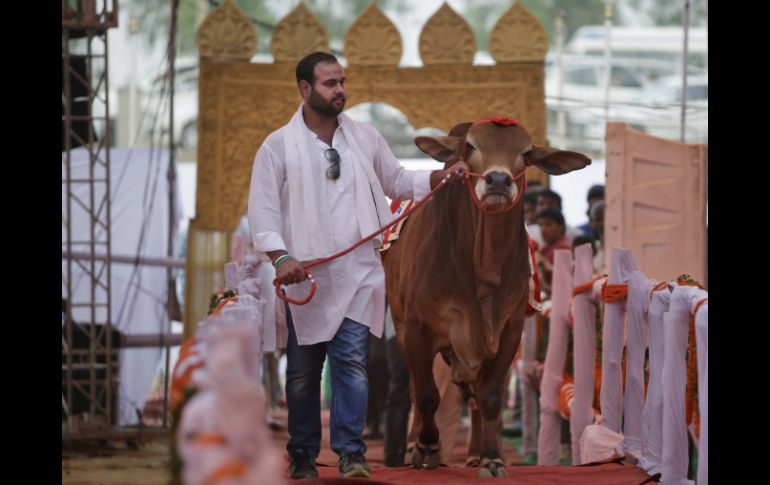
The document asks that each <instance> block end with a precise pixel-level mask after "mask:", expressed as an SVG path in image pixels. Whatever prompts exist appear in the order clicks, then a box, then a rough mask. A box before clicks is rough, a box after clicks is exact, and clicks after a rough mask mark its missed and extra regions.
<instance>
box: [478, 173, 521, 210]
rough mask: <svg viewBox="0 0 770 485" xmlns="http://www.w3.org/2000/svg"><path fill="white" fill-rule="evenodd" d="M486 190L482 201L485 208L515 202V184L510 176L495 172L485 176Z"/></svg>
mask: <svg viewBox="0 0 770 485" xmlns="http://www.w3.org/2000/svg"><path fill="white" fill-rule="evenodd" d="M484 182H485V187H484V188H485V190H484V197H483V198H482V201H483V203H484V205H485V206H498V205H503V204H509V203H510V202H511V200H513V197H514V194H513V191H514V184H513V178H512V177H511V176H510V174H507V173H505V172H499V171H493V172H488V173H487V174H485V175H484Z"/></svg>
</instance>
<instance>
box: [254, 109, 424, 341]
mask: <svg viewBox="0 0 770 485" xmlns="http://www.w3.org/2000/svg"><path fill="white" fill-rule="evenodd" d="M338 120H339V123H340V126H339V127H338V128H337V130H336V131H335V133H334V136H333V138H332V147H334V148H335V149H336V150H337V152H338V153H339V154H340V160H341V161H340V169H341V170H340V177H339V178H338V179H337V180H329V179H328V178H326V177H324V178H323V179H321V180H318V183H319V184H325V185H326V187H325V188H324V190H323V193H325V194H326V197H327V203H328V207H329V211H330V213H329V224H330V226H331V227H330V229H331V233H332V245H333V247H334V251H335V252H339V251H342V250H344V249H347V248H348V247H350V246H352V245H353V244H355V243H356V242H358V241H359V240H360V239H361V227H360V225H359V221H358V219H357V213H356V209H355V208H356V202H355V201H356V198H355V191H356V190H359V189H362V190H367V191H368V190H370V189H369V187H363V188H361V187H357V186H356V185H355V183H354V180H355V179H354V177H353V174H352V170H353V164H352V163H351V160H350V157H352V156H354V155H353V152H352V150H350V149H349V143H348V141H347V140H346V139H345V137H346V136H350V135H351V133H367V134H370V135H371V136H370V137H369V138H368V139H363V140H356V142H357V143H358V145H359V146H360V147H361V149H362V150H363V151H364V153H374V160H372V161H371V163H372V164H373V167H374V171H375V173H376V175H377V178H378V179H379V181H380V184H381V185H382V189H383V191H384V193H385V194H387V195H388V196H389V197H392V198H398V199H410V198H414V199H416V200H421V199H422V198H423V197H425V195H427V194H428V192H430V172H428V171H418V172H413V171H407V170H405V169H404V168H403V167H402V166H401V165H400V164H399V162H398V160H397V159H396V157H395V156H394V155H393V153H392V152H391V150H390V148H389V147H388V145H387V143H386V142H385V140H384V139H383V137H382V135H380V134H379V133H378V132H377V131H376V130H373V129H368V130H362V129H358V130H354V129H351V128H352V127H350V128H349V129H347V130H346V128H345V126H346V123H348V121H346V120H345V119H344V118H342V117H340V118H338ZM302 126H303V128H304V130H303V136H306V137H309V140H311V142H310V143H309V146H311V147H312V148H311V151H312V153H310V159H309V160H307V163H308V164H316V165H318V164H320V165H321V167H322V170H321V171H320V172H321V173H325V171H326V169H327V167H328V166H329V165H330V162H329V161H327V160H326V158H325V157H324V151H325V150H327V149H328V148H330V147H329V146H328V145H326V143H324V142H323V141H322V140H320V139H319V138H318V137H317V136H316V134H315V133H313V132H312V131H311V130H310V129H309V128H307V125H305V124H304V122H303V123H302ZM285 136H289V131H288V130H287V129H286V127H283V128H281V129H279V130H277V131H275V132H273V133H272V134H271V135H270V136H268V137H267V139H266V140H265V142H264V143H263V144H262V146H261V147H260V149H259V151H258V152H257V156H256V159H255V160H254V168H253V171H252V176H251V189H250V192H249V213H248V215H249V226H250V228H251V233H252V237H253V238H254V247H255V249H256V250H257V251H262V252H268V251H276V250H286V251H288V252H289V253H291V252H292V248H291V247H289V246H288V244H287V243H288V242H289V241H291V240H292V237H291V231H301V230H303V229H304V228H302V227H291V226H290V224H289V220H288V214H289V213H290V204H291V203H292V202H291V200H290V198H289V187H288V183H287V180H288V179H287V175H286V161H285V157H284V137H285ZM375 202H376V204H380V203H381V204H387V200H381V201H380V200H377V201H375ZM318 236H319V237H321V235H320V234H319V235H318ZM324 256H329V255H324ZM310 272H311V273H312V274H313V277H314V278H315V280H316V283H317V285H318V289H317V291H316V294H315V296H314V297H313V299H312V300H311V301H310V302H309V303H307V304H306V305H301V306H300V305H291V307H290V310H291V314H292V319H293V322H294V328H295V330H296V333H297V340H298V342H299V344H300V345H310V344H315V343H318V342H328V341H329V340H331V339H332V338H333V337H334V335H335V334H336V333H337V330H338V329H339V327H340V325H341V324H342V321H343V320H344V319H345V317H347V318H350V319H352V320H355V321H356V322H359V323H361V324H363V325H366V326H367V327H369V329H370V332H371V333H372V334H373V335H375V336H377V337H380V336H381V335H382V332H383V321H384V315H385V273H384V271H383V268H382V262H381V260H380V255H379V253H378V251H377V250H376V249H375V246H374V242H368V243H365V244H363V245H362V246H360V247H359V248H357V249H356V250H355V251H353V252H351V253H349V254H347V255H345V256H343V257H341V258H338V259H335V260H333V261H330V262H328V263H325V264H323V265H320V266H317V267H314V268H312V269H311V270H310ZM285 290H286V294H287V295H289V296H290V297H292V298H299V299H301V298H304V297H305V296H306V295H307V294H308V292H309V290H310V283H309V282H308V281H305V282H303V283H300V284H296V285H290V286H288V287H285Z"/></svg>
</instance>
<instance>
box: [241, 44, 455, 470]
mask: <svg viewBox="0 0 770 485" xmlns="http://www.w3.org/2000/svg"><path fill="white" fill-rule="evenodd" d="M296 77H297V86H298V88H299V91H300V94H301V95H302V99H303V101H302V104H301V105H300V107H299V109H298V110H297V112H296V113H295V114H294V116H293V117H292V119H291V121H289V123H288V124H287V125H285V126H284V127H282V128H280V129H279V130H277V131H275V132H273V133H271V134H270V135H269V136H268V137H267V138H266V139H265V141H264V143H263V144H262V146H261V147H260V149H259V151H258V152H257V156H256V159H255V160H254V168H253V172H252V178H251V189H250V193H249V223H250V225H251V231H252V235H253V237H254V245H255V248H256V249H257V250H258V251H263V252H266V253H267V254H268V255H269V256H270V259H271V260H272V262H273V265H274V266H275V267H276V278H277V279H278V280H279V281H280V282H281V283H282V284H284V285H287V286H286V287H285V288H284V290H285V292H286V294H287V296H289V297H292V298H295V299H301V298H303V297H304V296H306V295H307V294H308V291H309V285H308V284H307V283H303V284H300V285H297V284H296V283H300V282H303V281H305V280H306V279H307V275H306V274H305V270H304V269H303V266H302V262H307V261H311V260H314V259H317V258H321V257H325V256H329V255H332V254H334V253H337V252H339V251H341V250H343V249H346V248H348V247H350V246H352V245H353V244H354V243H356V242H358V241H359V240H360V239H362V238H363V237H364V236H367V235H369V234H371V233H373V232H374V231H376V230H377V229H378V228H380V227H382V226H384V225H386V224H387V223H388V222H390V221H391V218H392V216H391V214H390V211H389V210H388V202H387V200H386V198H385V195H386V194H387V195H388V196H390V197H391V198H399V199H409V198H414V199H416V200H420V199H422V198H423V197H425V195H427V193H428V192H429V190H430V189H431V188H433V187H435V186H436V185H438V183H439V182H440V181H441V179H442V178H444V177H449V179H450V181H452V182H459V181H461V180H463V179H464V177H466V176H467V175H466V174H465V173H463V172H467V171H468V166H467V165H466V164H465V163H464V162H457V163H455V164H454V165H453V166H452V167H450V168H448V169H445V170H437V171H434V172H425V171H422V172H410V171H406V170H404V169H403V168H402V167H401V165H400V164H399V163H398V160H396V158H395V156H394V155H393V153H392V152H391V151H390V149H389V148H388V146H387V144H386V142H385V140H384V139H383V137H382V135H380V133H379V132H377V130H375V129H374V128H372V127H371V126H370V125H368V124H366V123H360V122H356V121H353V120H352V119H350V118H349V117H348V116H346V115H344V114H341V113H342V110H343V109H344V107H345V99H346V97H345V73H344V71H343V69H342V66H340V64H339V63H338V62H337V59H336V58H335V57H334V56H332V55H330V54H327V53H323V52H315V53H313V54H310V55H308V56H307V57H305V58H304V59H302V60H301V61H299V63H298V64H297V69H296ZM381 244H382V237H381V236H378V237H377V238H376V239H375V240H374V241H372V242H368V243H366V244H364V245H362V246H360V247H359V248H357V249H356V250H355V251H352V252H351V253H349V254H347V255H345V256H343V257H341V258H339V259H335V260H333V261H330V262H328V263H326V264H323V265H320V266H317V267H315V268H314V269H313V276H314V278H315V281H316V282H317V284H318V290H317V292H316V294H315V296H314V297H313V299H312V300H311V301H310V302H309V303H308V304H306V305H302V306H300V305H291V307H290V308H289V311H288V312H287V323H288V327H289V341H288V347H287V358H288V362H287V369H286V400H287V404H288V408H289V435H290V439H289V443H288V445H287V450H288V452H289V455H290V457H291V466H290V472H291V477H292V478H308V477H316V476H318V473H317V471H316V468H315V459H316V457H317V456H318V453H319V451H320V446H321V416H320V381H321V370H322V366H323V362H324V358H325V357H328V358H329V363H330V366H331V376H332V396H333V398H332V403H331V415H330V428H331V448H332V450H333V451H334V452H335V453H337V454H338V455H339V456H340V461H339V468H340V473H341V474H342V475H343V476H346V477H369V476H370V475H371V470H370V469H369V467H368V465H367V464H366V460H365V458H364V455H365V453H366V445H365V444H364V441H363V438H362V433H363V430H364V426H365V422H366V406H367V395H368V381H367V375H366V361H367V353H368V346H367V341H368V340H367V334H368V333H369V332H371V333H372V334H373V335H375V336H376V337H381V336H382V331H383V317H384V315H385V274H384V271H383V268H382V264H381V262H380V257H379V255H378V254H377V251H376V248H377V247H379V246H381Z"/></svg>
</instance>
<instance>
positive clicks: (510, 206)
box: [465, 170, 527, 214]
mask: <svg viewBox="0 0 770 485" xmlns="http://www.w3.org/2000/svg"><path fill="white" fill-rule="evenodd" d="M468 174H469V175H473V176H474V177H481V176H482V175H481V174H480V173H474V172H468ZM526 174H527V172H526V170H524V171H522V172H521V173H520V174H518V175H517V176H515V177H513V180H514V182H515V181H516V180H518V179H520V178H522V177H524V180H522V182H521V189H520V190H519V193H518V194H517V195H516V198H515V199H514V200H513V201H512V202H511V203H510V204H508V205H507V206H504V207H502V208H500V209H497V210H493V211H488V210H486V209H484V206H482V205H481V201H480V200H479V198H478V197H477V196H476V191H475V190H473V184H471V179H470V178H467V179H465V185H467V186H468V191H469V192H470V193H471V198H472V199H473V202H475V203H476V207H478V208H479V210H480V211H481V212H483V213H485V214H502V213H503V212H508V211H509V210H511V209H513V208H514V207H515V206H516V204H518V203H519V200H520V199H521V196H522V195H523V194H524V191H525V190H527V177H526V176H525V175H526Z"/></svg>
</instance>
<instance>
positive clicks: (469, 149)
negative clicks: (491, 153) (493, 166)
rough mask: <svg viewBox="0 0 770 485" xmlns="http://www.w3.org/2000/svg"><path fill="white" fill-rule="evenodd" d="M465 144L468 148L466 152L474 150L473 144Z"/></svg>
mask: <svg viewBox="0 0 770 485" xmlns="http://www.w3.org/2000/svg"><path fill="white" fill-rule="evenodd" d="M465 146H466V147H467V149H468V153H470V152H472V151H473V150H475V149H476V147H475V146H473V145H471V144H470V143H466V145H465Z"/></svg>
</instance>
